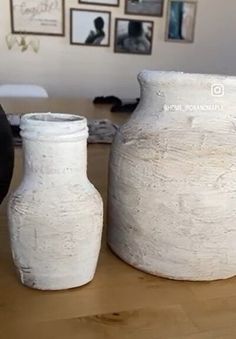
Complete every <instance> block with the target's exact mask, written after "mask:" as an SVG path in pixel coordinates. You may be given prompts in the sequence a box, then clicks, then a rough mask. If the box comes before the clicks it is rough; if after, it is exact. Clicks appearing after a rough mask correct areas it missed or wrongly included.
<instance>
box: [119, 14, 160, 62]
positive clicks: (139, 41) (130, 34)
mask: <svg viewBox="0 0 236 339" xmlns="http://www.w3.org/2000/svg"><path fill="white" fill-rule="evenodd" d="M153 25H154V23H153V21H145V20H131V19H123V18H122V19H121V18H117V19H116V22H115V41H114V52H115V53H128V54H147V55H150V54H152V40H153Z"/></svg>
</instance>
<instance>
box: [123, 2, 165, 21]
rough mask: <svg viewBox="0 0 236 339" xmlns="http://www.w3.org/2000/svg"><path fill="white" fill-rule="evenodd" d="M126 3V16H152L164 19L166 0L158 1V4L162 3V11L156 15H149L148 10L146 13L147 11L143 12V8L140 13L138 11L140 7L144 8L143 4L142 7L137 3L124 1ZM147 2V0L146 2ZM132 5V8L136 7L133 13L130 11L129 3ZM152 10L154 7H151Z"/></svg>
mask: <svg viewBox="0 0 236 339" xmlns="http://www.w3.org/2000/svg"><path fill="white" fill-rule="evenodd" d="M124 1H125V14H128V15H139V16H151V17H162V16H163V13H164V2H165V0H157V2H160V3H161V10H160V12H158V13H155V12H153V13H148V11H147V10H146V11H145V9H143V11H142V8H141V9H140V11H138V6H140V7H141V6H143V4H142V5H141V4H139V3H137V4H135V3H133V2H132V1H131V0H124ZM144 1H145V0H144ZM130 2H131V3H132V5H131V6H133V7H134V10H133V11H131V10H130V9H129V3H130ZM135 6H136V9H135ZM150 8H153V7H150Z"/></svg>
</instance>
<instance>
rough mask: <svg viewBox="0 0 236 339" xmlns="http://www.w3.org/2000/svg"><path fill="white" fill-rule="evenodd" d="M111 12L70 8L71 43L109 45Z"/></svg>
mask: <svg viewBox="0 0 236 339" xmlns="http://www.w3.org/2000/svg"><path fill="white" fill-rule="evenodd" d="M110 31H111V13H110V12H107V11H96V10H85V9H77V8H71V9H70V43H71V45H83V46H96V47H108V46H110Z"/></svg>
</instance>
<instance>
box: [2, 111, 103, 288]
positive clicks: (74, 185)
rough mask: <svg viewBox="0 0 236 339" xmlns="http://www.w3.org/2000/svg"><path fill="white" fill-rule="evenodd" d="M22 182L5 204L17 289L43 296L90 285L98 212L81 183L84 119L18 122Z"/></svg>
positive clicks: (35, 117)
mask: <svg viewBox="0 0 236 339" xmlns="http://www.w3.org/2000/svg"><path fill="white" fill-rule="evenodd" d="M21 134H22V137H23V147H24V160H25V165H24V167H25V168H24V177H23V180H22V182H21V184H20V186H19V187H18V188H17V190H16V191H15V192H14V193H13V194H12V196H11V198H10V201H9V208H8V218H9V228H10V236H11V247H12V254H13V259H14V263H15V265H16V267H17V270H18V272H19V275H20V279H21V281H22V283H23V284H25V285H27V286H30V287H33V288H37V289H43V290H57V289H66V288H72V287H76V286H81V285H84V284H86V283H88V282H89V281H91V280H92V279H93V276H94V273H95V269H96V265H97V260H98V255H99V250H100V244H101V234H102V224H103V207H102V200H101V197H100V195H99V193H98V192H97V191H96V189H95V188H94V186H93V185H92V184H91V183H90V182H89V181H88V178H87V142H86V141H87V123H86V119H85V118H82V117H78V116H71V115H65V114H50V113H42V114H40V113H39V114H37V113H36V114H27V115H25V116H24V117H23V118H22V121H21Z"/></svg>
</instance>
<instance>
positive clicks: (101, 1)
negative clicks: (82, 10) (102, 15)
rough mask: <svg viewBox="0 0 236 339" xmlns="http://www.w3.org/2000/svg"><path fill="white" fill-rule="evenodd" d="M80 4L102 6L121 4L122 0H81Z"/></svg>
mask: <svg viewBox="0 0 236 339" xmlns="http://www.w3.org/2000/svg"><path fill="white" fill-rule="evenodd" d="M79 3H80V4H87V5H101V6H117V7H118V6H119V4H120V0H79Z"/></svg>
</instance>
